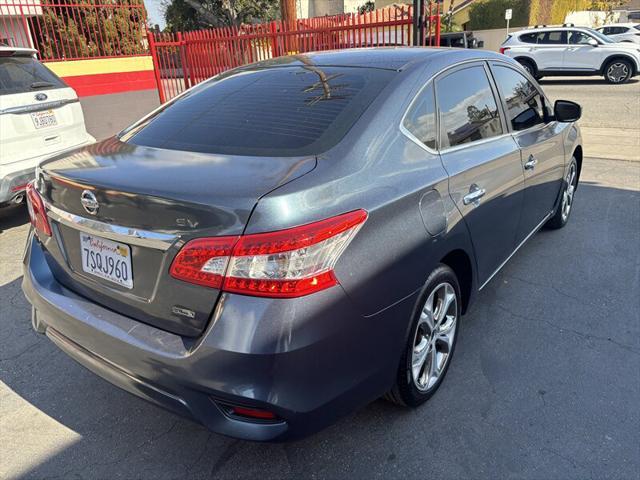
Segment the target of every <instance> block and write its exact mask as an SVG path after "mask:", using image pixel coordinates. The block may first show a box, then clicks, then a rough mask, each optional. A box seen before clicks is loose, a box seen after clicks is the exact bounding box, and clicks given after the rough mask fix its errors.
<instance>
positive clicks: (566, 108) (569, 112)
mask: <svg viewBox="0 0 640 480" xmlns="http://www.w3.org/2000/svg"><path fill="white" fill-rule="evenodd" d="M553 115H554V117H555V119H556V120H557V121H558V122H576V121H578V120H579V119H580V117H581V116H582V107H581V106H580V105H578V104H577V103H575V102H570V101H569V100H556V103H555V104H554V106H553Z"/></svg>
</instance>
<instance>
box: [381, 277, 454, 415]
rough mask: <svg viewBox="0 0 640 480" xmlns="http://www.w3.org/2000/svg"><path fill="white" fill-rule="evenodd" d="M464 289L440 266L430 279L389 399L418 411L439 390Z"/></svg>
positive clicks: (449, 361)
mask: <svg viewBox="0 0 640 480" xmlns="http://www.w3.org/2000/svg"><path fill="white" fill-rule="evenodd" d="M461 306H462V301H461V296H460V285H459V284H458V279H457V278H456V275H455V273H454V272H453V270H451V268H449V267H448V266H446V265H439V266H438V267H437V268H436V269H435V270H434V271H433V272H431V274H430V275H429V277H428V278H427V281H426V283H425V288H424V289H423V293H422V295H421V296H420V301H419V303H418V308H417V309H416V313H415V315H414V318H413V321H412V325H411V330H410V333H409V338H408V340H407V344H406V346H405V349H404V352H403V354H402V357H401V359H400V365H399V367H398V373H397V377H396V383H395V385H394V386H393V388H392V389H391V391H389V393H387V395H386V396H385V398H386V399H387V400H390V401H392V402H394V403H397V404H400V405H404V406H409V407H417V406H418V405H421V404H422V403H424V402H426V401H427V400H428V399H429V398H430V397H431V396H432V395H433V394H434V393H435V391H436V390H437V389H438V387H439V386H440V384H441V383H442V380H443V379H444V377H445V375H446V374H447V370H448V368H449V364H450V363H451V357H452V356H453V352H454V350H455V345H456V341H457V339H458V330H459V323H460V312H461Z"/></svg>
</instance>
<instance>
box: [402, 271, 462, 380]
mask: <svg viewBox="0 0 640 480" xmlns="http://www.w3.org/2000/svg"><path fill="white" fill-rule="evenodd" d="M457 324H458V301H457V298H456V292H455V290H454V288H453V286H452V285H451V284H449V283H441V284H439V285H438V286H437V287H436V288H434V289H433V291H432V292H431V294H430V295H429V298H427V301H426V302H425V304H424V306H423V308H422V312H421V314H420V319H419V321H418V325H417V328H416V334H415V338H414V341H413V351H412V355H411V376H412V378H413V383H414V384H415V386H416V388H417V389H418V390H420V391H422V392H424V391H427V390H429V389H430V388H432V387H433V386H434V385H435V384H436V382H437V381H438V378H440V376H441V375H442V373H443V372H444V371H445V369H446V366H447V363H448V362H449V359H450V357H451V353H452V350H453V341H454V339H455V333H456V328H457Z"/></svg>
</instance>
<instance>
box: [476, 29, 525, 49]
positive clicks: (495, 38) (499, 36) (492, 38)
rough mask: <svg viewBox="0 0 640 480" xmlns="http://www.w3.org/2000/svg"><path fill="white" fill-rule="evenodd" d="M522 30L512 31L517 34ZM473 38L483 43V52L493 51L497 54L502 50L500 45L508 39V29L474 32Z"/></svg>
mask: <svg viewBox="0 0 640 480" xmlns="http://www.w3.org/2000/svg"><path fill="white" fill-rule="evenodd" d="M517 30H520V28H516V29H511V30H510V31H511V32H515V31H517ZM473 36H474V37H475V38H477V39H478V41H483V42H484V46H483V47H482V49H483V50H491V51H493V52H497V51H498V50H500V45H502V42H504V41H505V39H506V38H507V30H506V28H496V29H492V30H474V31H473Z"/></svg>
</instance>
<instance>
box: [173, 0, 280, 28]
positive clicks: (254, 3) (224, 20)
mask: <svg viewBox="0 0 640 480" xmlns="http://www.w3.org/2000/svg"><path fill="white" fill-rule="evenodd" d="M163 5H164V8H165V13H164V17H165V20H166V22H167V27H166V30H167V31H171V32H184V31H188V30H198V29H201V28H211V27H225V26H240V25H241V24H243V23H257V22H267V21H270V20H274V19H276V18H278V15H279V13H280V8H279V7H280V2H279V0H167V1H166V2H165V3H164V4H163Z"/></svg>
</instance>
